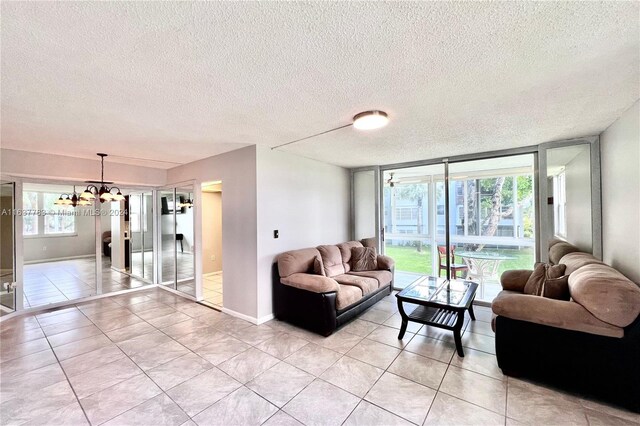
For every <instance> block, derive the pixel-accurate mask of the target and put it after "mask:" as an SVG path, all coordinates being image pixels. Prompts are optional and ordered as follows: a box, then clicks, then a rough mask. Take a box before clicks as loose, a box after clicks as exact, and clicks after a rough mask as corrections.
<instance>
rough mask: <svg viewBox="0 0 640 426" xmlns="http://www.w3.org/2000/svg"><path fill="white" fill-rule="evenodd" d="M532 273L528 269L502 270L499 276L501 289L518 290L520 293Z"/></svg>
mask: <svg viewBox="0 0 640 426" xmlns="http://www.w3.org/2000/svg"><path fill="white" fill-rule="evenodd" d="M532 273H533V271H532V270H529V269H513V270H511V271H504V272H503V273H502V275H501V276H500V285H502V289H503V290H509V291H518V292H520V293H522V292H523V291H524V286H525V284H526V283H527V280H528V279H529V277H530V276H531V274H532Z"/></svg>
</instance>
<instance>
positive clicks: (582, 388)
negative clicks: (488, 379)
mask: <svg viewBox="0 0 640 426" xmlns="http://www.w3.org/2000/svg"><path fill="white" fill-rule="evenodd" d="M496 356H497V359H498V366H499V367H500V368H501V369H502V371H503V373H504V374H506V375H508V376H515V377H522V378H526V379H531V380H534V381H538V382H542V383H547V384H550V385H553V386H556V387H558V388H561V389H564V390H568V391H572V392H575V393H577V394H580V395H585V396H592V397H596V398H598V399H600V400H603V401H606V402H610V403H613V404H616V405H620V406H622V407H625V408H628V409H630V410H633V411H635V412H639V413H640V318H638V319H637V320H636V321H635V322H634V323H632V324H631V325H630V326H628V327H627V328H626V329H625V337H624V338H621V339H618V338H613V337H605V336H599V335H596V334H589V333H582V332H577V331H572V330H565V329H561V328H555V327H549V326H544V325H540V324H536V323H531V322H526V321H519V320H514V319H510V318H506V317H502V316H498V317H497V318H496Z"/></svg>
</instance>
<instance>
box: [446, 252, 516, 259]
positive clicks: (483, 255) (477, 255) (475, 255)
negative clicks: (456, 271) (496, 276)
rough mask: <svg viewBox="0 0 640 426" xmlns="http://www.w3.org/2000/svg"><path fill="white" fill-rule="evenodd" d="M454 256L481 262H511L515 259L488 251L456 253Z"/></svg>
mask: <svg viewBox="0 0 640 426" xmlns="http://www.w3.org/2000/svg"><path fill="white" fill-rule="evenodd" d="M456 256H460V257H468V258H471V259H483V260H513V259H515V257H512V256H506V255H504V254H500V253H496V252H490V251H460V252H456Z"/></svg>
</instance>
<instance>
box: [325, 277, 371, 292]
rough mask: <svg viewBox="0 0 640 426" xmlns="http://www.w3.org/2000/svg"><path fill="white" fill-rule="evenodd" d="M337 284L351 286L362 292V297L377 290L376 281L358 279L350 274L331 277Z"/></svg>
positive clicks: (364, 278) (365, 278)
mask: <svg viewBox="0 0 640 426" xmlns="http://www.w3.org/2000/svg"><path fill="white" fill-rule="evenodd" d="M333 279H334V280H336V282H337V283H338V284H342V285H353V286H356V287H358V288H359V289H360V290H362V294H363V295H365V296H366V295H367V294H370V293H373V292H374V291H376V290H377V289H378V280H376V279H375V278H369V277H360V276H357V275H351V274H342V275H336V276H335V277H333Z"/></svg>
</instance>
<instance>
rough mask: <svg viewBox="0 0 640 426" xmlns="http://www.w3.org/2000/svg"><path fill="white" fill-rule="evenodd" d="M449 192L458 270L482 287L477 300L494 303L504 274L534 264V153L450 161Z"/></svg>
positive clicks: (442, 238) (451, 242)
mask: <svg viewBox="0 0 640 426" xmlns="http://www.w3.org/2000/svg"><path fill="white" fill-rule="evenodd" d="M449 194H450V195H449V229H448V231H449V236H450V245H451V248H452V249H453V252H454V253H453V256H454V268H456V269H457V271H456V272H459V273H458V275H463V276H466V277H467V278H468V279H471V280H474V281H477V282H478V283H479V284H480V286H479V289H478V293H477V295H476V299H477V300H484V301H491V300H493V299H494V298H495V296H496V295H497V294H498V293H499V292H500V291H501V290H502V288H501V286H500V282H499V278H500V275H501V274H502V272H504V271H505V270H509V269H530V268H532V267H533V264H534V262H535V234H536V230H535V222H536V220H535V211H536V206H535V201H536V197H535V188H534V155H533V154H525V155H518V156H507V157H500V158H491V159H483V160H474V161H464V162H456V163H451V164H450V165H449ZM439 240H440V241H443V240H444V236H443V235H441V236H439Z"/></svg>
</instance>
